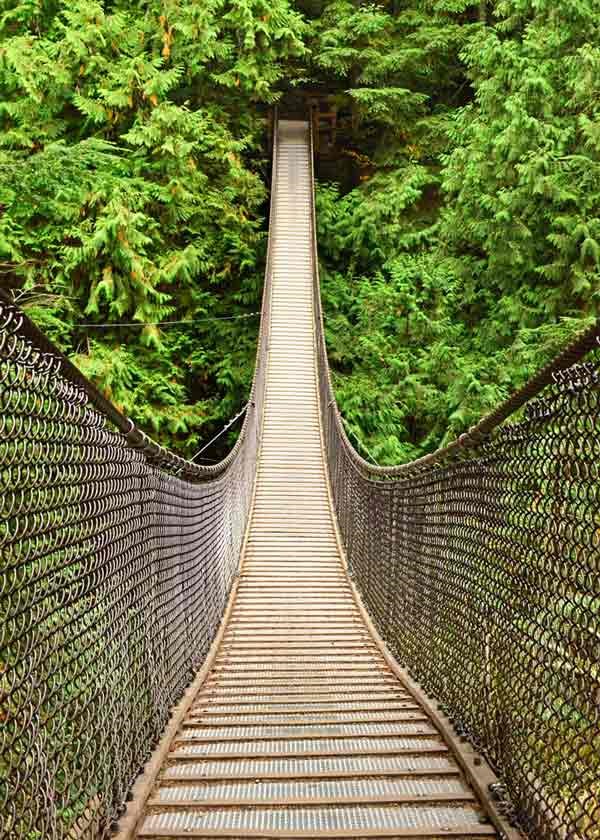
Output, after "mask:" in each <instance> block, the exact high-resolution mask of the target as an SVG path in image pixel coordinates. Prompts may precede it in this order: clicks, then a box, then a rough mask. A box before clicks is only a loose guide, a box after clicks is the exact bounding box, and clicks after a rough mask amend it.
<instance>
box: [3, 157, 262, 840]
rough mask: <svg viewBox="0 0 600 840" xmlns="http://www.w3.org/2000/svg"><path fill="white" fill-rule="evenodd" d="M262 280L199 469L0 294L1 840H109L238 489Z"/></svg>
mask: <svg viewBox="0 0 600 840" xmlns="http://www.w3.org/2000/svg"><path fill="white" fill-rule="evenodd" d="M274 155H276V151H274ZM275 171H276V169H275V167H273V174H275ZM274 193H275V190H273V194H274ZM269 277H270V247H269V254H268V258H267V270H266V282H265V291H264V297H263V317H262V320H261V330H260V336H259V342H258V349H257V361H256V370H255V377H254V382H253V385H252V392H251V395H250V400H249V404H248V410H247V412H246V417H245V420H244V425H243V428H242V431H241V434H240V437H239V439H238V441H237V443H236V445H235V447H234V448H233V450H232V451H231V452H230V454H229V455H228V456H227V457H226V458H225V459H224V460H223V461H222V462H221V463H219V464H216V465H211V466H199V465H198V464H195V463H192V462H189V461H185V460H184V459H182V458H180V457H178V456H176V455H174V454H173V453H171V452H168V451H166V450H165V449H163V448H162V447H160V446H158V445H157V444H156V443H154V442H153V441H151V440H150V439H149V438H148V437H147V436H146V435H145V434H144V433H143V432H142V431H141V430H140V429H138V428H136V427H135V426H134V424H133V423H132V422H131V421H130V420H128V418H126V417H124V416H123V415H122V414H120V413H119V412H118V411H117V410H116V409H115V408H114V406H112V405H111V404H110V403H109V402H107V401H106V400H105V399H104V397H103V396H102V395H101V394H100V393H99V392H98V391H97V390H96V389H95V388H94V387H93V386H92V385H91V384H90V383H89V382H88V381H87V380H85V379H84V377H83V376H81V374H80V373H79V372H78V371H77V370H76V368H74V366H73V365H72V364H71V363H70V362H69V361H68V359H66V358H65V357H64V356H63V355H62V354H61V353H60V352H59V351H58V350H57V349H56V348H55V347H53V346H52V345H51V344H50V343H49V342H48V341H47V339H46V338H45V337H44V336H43V335H42V334H41V333H40V332H39V330H38V329H37V328H36V327H35V326H34V325H33V324H32V323H31V322H30V321H29V320H28V319H27V318H26V316H25V315H24V314H23V313H22V312H21V311H19V310H18V309H17V308H16V307H15V306H13V305H12V304H10V303H9V302H8V301H7V300H6V299H5V298H4V297H1V296H0V562H1V574H0V836H1V837H3V838H11V840H17V838H19V840H59V838H60V840H63V838H72V839H73V840H75V838H84V837H85V838H104V837H107V836H109V835H110V832H111V827H112V826H113V825H114V821H115V820H116V818H117V817H118V816H119V814H120V813H121V812H122V810H123V807H124V802H125V800H126V796H127V793H128V791H129V789H130V788H131V785H132V782H133V781H134V779H135V777H136V775H137V774H138V772H139V771H140V769H141V767H142V765H143V763H144V762H145V761H146V760H147V758H148V756H149V754H150V753H151V751H152V749H153V747H154V745H155V744H156V742H157V739H158V738H159V736H160V734H161V733H162V731H163V729H164V727H165V724H166V722H167V721H168V718H169V716H170V712H171V709H172V706H173V704H174V703H175V702H176V701H177V700H178V699H179V697H180V696H181V695H182V693H183V691H184V689H185V687H186V686H187V685H188V684H189V683H190V681H191V680H192V677H193V675H194V673H195V672H196V671H197V669H198V667H199V666H200V665H201V663H202V661H203V659H204V657H205V656H206V653H207V651H208V649H209V647H210V644H211V641H212V639H213V637H214V635H215V633H216V631H217V628H218V625H219V623H220V620H221V617H222V614H223V612H224V608H225V606H226V602H227V598H228V594H229V591H230V588H231V585H232V581H233V578H234V576H235V574H236V571H237V567H238V563H239V558H240V549H241V545H242V541H243V537H244V533H245V528H246V521H247V516H248V511H249V506H250V501H251V495H252V488H253V483H254V475H255V462H256V453H257V450H258V441H259V436H260V427H261V422H262V421H261V417H262V405H263V391H264V376H265V359H266V352H267V331H268V323H269V310H270V283H269Z"/></svg>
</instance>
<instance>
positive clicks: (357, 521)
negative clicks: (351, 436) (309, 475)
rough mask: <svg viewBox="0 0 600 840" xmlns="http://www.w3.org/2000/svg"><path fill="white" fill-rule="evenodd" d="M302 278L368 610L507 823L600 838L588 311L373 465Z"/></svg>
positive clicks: (599, 526) (595, 376)
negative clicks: (353, 432)
mask: <svg viewBox="0 0 600 840" xmlns="http://www.w3.org/2000/svg"><path fill="white" fill-rule="evenodd" d="M317 264H318V263H317V259H316V245H315V265H317ZM314 291H315V295H314V300H315V311H316V313H317V317H316V322H317V323H316V329H317V348H318V353H319V361H318V368H319V381H320V385H319V387H320V395H321V414H322V424H323V435H324V442H325V450H326V456H327V460H328V466H329V475H330V481H331V485H332V493H333V497H334V504H335V509H336V513H337V519H338V524H339V528H340V532H341V537H342V541H343V544H344V546H345V550H346V555H347V559H348V563H349V568H350V572H351V574H352V576H353V577H354V579H355V582H356V583H357V585H358V587H359V589H360V592H361V594H362V597H363V599H364V602H365V604H366V606H367V609H368V611H369V613H370V615H371V616H372V618H373V620H374V622H375V624H376V626H377V627H378V629H379V631H380V632H381V634H382V636H383V637H384V639H385V640H386V642H387V643H388V645H389V646H390V648H391V649H392V650H393V652H394V653H395V655H396V657H397V659H398V660H399V661H400V662H401V663H402V664H403V665H404V666H405V667H406V668H407V669H408V671H409V673H410V674H411V675H412V676H414V677H415V678H416V679H417V680H418V681H419V682H420V683H421V684H422V685H423V687H424V688H425V690H426V691H427V692H428V693H429V694H430V696H432V697H434V698H436V699H437V700H438V701H439V702H440V704H441V705H442V708H443V709H444V710H445V711H446V712H447V714H448V715H449V716H450V718H451V720H452V722H453V723H454V725H455V728H456V730H457V732H458V733H459V734H461V735H466V736H467V737H468V738H469V739H470V740H471V741H472V742H473V743H474V744H475V745H476V746H477V747H478V748H479V749H480V750H482V751H483V752H484V753H485V755H486V756H487V758H488V759H489V760H490V763H491V764H492V766H493V767H494V768H495V769H496V770H497V772H498V773H499V775H500V777H501V784H500V785H499V787H498V788H497V789H496V790H495V791H494V794H495V795H496V796H500V797H501V799H503V800H505V804H504V807H505V808H506V810H507V812H508V813H509V815H510V816H511V817H512V818H513V820H514V821H516V822H518V823H519V825H520V826H521V827H522V828H523V829H524V830H525V831H526V832H527V833H528V834H529V835H530V836H531V837H532V838H540V839H541V838H548V839H549V838H553V839H554V838H557V837H564V838H566V837H569V838H581V840H583V838H585V840H598V838H600V827H599V826H600V482H599V478H600V369H599V366H598V357H599V351H598V349H597V348H598V345H599V344H600V322H597V323H596V325H595V326H592V327H591V328H590V329H589V330H588V331H587V332H586V333H584V334H583V335H582V336H581V337H580V338H578V339H577V340H576V341H574V342H573V343H572V344H571V345H570V346H569V347H567V348H565V350H564V351H563V352H562V353H561V354H560V355H559V356H558V357H557V358H556V359H555V360H554V362H553V363H551V364H550V365H548V366H546V368H543V369H542V370H541V371H540V372H539V373H538V374H537V375H536V376H535V377H534V378H533V379H532V380H531V381H530V382H529V383H528V384H527V385H526V386H525V387H524V388H523V389H521V391H519V392H517V393H516V394H515V395H513V397H511V398H510V399H509V400H507V401H506V402H505V403H504V404H502V405H501V406H499V408H498V409H497V410H496V411H495V412H494V413H493V414H491V415H489V416H488V417H486V418H484V420H482V421H481V422H480V423H479V424H478V425H477V426H476V427H475V428H474V429H472V430H470V432H469V433H467V434H465V435H463V436H462V438H461V439H459V440H457V441H455V442H454V443H452V444H451V445H449V446H448V447H446V449H444V450H440V451H439V452H438V453H435V454H434V455H431V456H427V457H426V458H422V459H420V460H419V461H416V462H414V463H413V464H407V465H404V466H401V467H395V468H389V469H386V468H382V467H374V466H372V465H370V464H368V463H367V462H366V461H365V460H364V459H362V458H361V457H360V455H359V454H358V453H357V452H356V451H355V450H354V449H353V447H352V445H351V444H350V442H349V440H348V437H347V435H346V433H345V430H344V426H343V421H342V419H341V416H340V414H339V410H338V408H337V405H336V402H335V397H334V394H333V389H332V385H331V380H330V373H329V368H328V363H327V353H326V347H325V339H324V328H323V319H322V313H321V308H320V295H319V279H318V272H316V273H315V286H314ZM516 412H519V413H518V414H517V413H516Z"/></svg>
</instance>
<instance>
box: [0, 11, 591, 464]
mask: <svg viewBox="0 0 600 840" xmlns="http://www.w3.org/2000/svg"><path fill="white" fill-rule="evenodd" d="M599 28H600V17H599V16H598V8H597V2H596V0H498V2H485V0H393V2H380V3H376V2H368V3H365V2H358V0H354V2H353V1H352V0H332V2H317V0H304V2H300V0H297V2H295V3H294V2H289V1H288V0H269V2H263V0H192V1H191V2H176V0H166V2H158V1H157V0H156V1H154V0H139V2H133V3H132V2H124V0H115V1H114V2H108V0H107V2H104V3H102V2H90V1H89V0H74V1H73V0H70V2H68V3H67V2H65V0H53V2H46V0H37V2H19V0H12V2H11V1H10V0H9V2H6V0H2V2H1V3H0V119H1V121H2V133H1V138H2V139H1V145H0V205H1V209H2V213H1V215H0V251H1V254H0V263H1V265H0V285H1V286H2V287H3V288H5V289H9V290H10V291H11V293H12V295H13V296H14V298H15V299H16V300H17V301H18V303H19V304H20V305H22V306H23V307H24V308H25V309H26V311H27V312H28V313H29V314H30V315H31V317H33V318H34V320H35V321H36V322H37V323H38V324H39V325H40V326H41V327H42V329H44V330H45V331H46V332H47V333H48V334H49V335H50V337H51V338H52V339H53V340H54V341H55V342H56V343H57V344H58V345H59V346H60V347H61V348H62V349H63V350H64V351H65V352H67V353H68V354H69V355H70V356H71V357H72V358H73V360H74V361H75V363H76V364H77V365H78V366H79V367H80V368H81V370H82V371H83V372H84V373H85V374H86V375H88V376H89V377H91V378H92V379H93V381H94V382H95V383H96V384H97V385H98V386H99V387H100V389H101V390H102V391H103V393H104V394H105V395H106V396H107V397H109V398H110V399H112V400H113V401H114V402H115V403H116V404H117V405H118V406H119V407H120V408H121V409H122V410H123V411H125V412H126V413H127V414H129V415H130V416H131V417H132V418H133V419H134V420H135V421H136V422H138V423H139V424H140V425H142V426H143V427H144V428H145V429H146V430H147V431H148V432H149V433H150V434H151V435H152V436H153V437H155V438H156V439H158V440H159V441H160V442H161V443H163V444H165V445H167V446H170V447H172V448H174V449H176V450H177V451H179V452H181V453H182V454H184V455H188V456H189V455H190V454H191V453H193V452H194V451H196V450H197V449H198V448H199V444H200V443H201V442H202V441H203V440H206V439H207V438H209V437H210V436H211V434H213V433H214V432H215V431H217V430H218V429H219V428H221V427H222V426H223V425H224V423H225V422H226V421H227V420H228V419H229V418H230V417H231V416H232V415H233V414H235V413H236V412H237V411H238V410H239V408H240V407H241V406H242V405H243V403H244V402H245V399H246V398H247V394H248V390H249V385H250V381H251V377H252V368H253V363H254V353H255V341H256V335H257V330H258V317H257V315H256V313H257V312H258V309H259V307H260V294H261V285H262V273H263V270H264V255H265V244H266V219H265V216H266V212H267V201H266V199H267V196H268V171H269V154H268V132H267V124H268V109H269V106H271V105H272V104H273V103H275V102H277V101H278V100H282V101H283V102H285V97H286V96H289V94H290V91H297V92H300V91H303V90H309V89H316V90H318V91H320V92H321V93H323V94H325V93H328V94H330V96H331V97H332V101H333V102H334V104H335V107H336V109H337V110H338V112H339V114H340V115H341V120H340V131H339V136H338V145H339V149H338V151H339V155H338V162H339V166H338V169H337V171H336V169H335V167H331V166H330V167H327V168H326V167H320V168H319V175H320V184H319V187H318V195H317V206H318V228H319V230H318V234H319V247H320V256H321V261H322V284H323V297H324V305H325V314H326V327H327V338H328V345H329V352H330V359H331V362H332V367H333V371H334V383H335V387H336V393H337V396H338V399H339V402H340V408H341V410H342V413H343V415H344V417H345V419H346V422H347V424H348V428H349V430H350V432H351V434H352V435H353V436H354V439H355V441H357V445H358V446H360V447H362V451H363V454H365V452H369V453H371V455H372V457H374V458H375V459H376V460H377V461H378V462H380V463H390V462H395V461H400V460H407V459H410V458H412V457H415V456H418V455H420V454H422V453H424V452H426V451H431V450H432V449H435V448H436V447H437V446H439V445H440V444H443V443H445V442H448V440H449V439H450V438H452V437H454V436H455V435H456V434H457V433H459V432H461V431H463V430H464V429H465V428H466V427H467V426H469V425H470V424H472V423H473V422H475V421H476V420H477V419H478V418H479V417H480V416H481V414H482V413H484V412H486V411H488V410H490V409H491V408H492V407H494V406H495V405H496V404H497V403H498V401H499V400H501V399H502V398H503V397H505V396H507V394H508V393H509V392H510V391H511V390H512V389H513V388H515V387H516V386H518V385H520V384H522V383H523V381H524V380H525V379H526V378H527V377H528V376H529V375H530V374H531V373H532V372H533V371H534V369H535V368H536V367H538V366H539V365H540V364H541V363H543V362H544V361H545V360H546V359H547V358H548V357H549V356H550V355H551V354H552V353H553V352H554V351H555V350H556V349H557V348H558V347H559V346H560V345H561V344H562V343H564V342H565V341H566V340H567V339H568V338H569V337H570V336H571V335H572V334H573V333H574V331H576V330H578V329H580V328H581V327H582V326H583V324H584V323H585V322H586V321H587V320H588V319H590V318H592V317H594V316H595V315H597V313H598V290H599V271H598V263H599V259H600V215H599V204H600V171H599V166H600V165H599V160H600V31H599ZM344 115H345V116H344ZM164 322H177V323H168V324H165V323H164ZM210 454H211V455H212V457H217V456H218V454H219V453H218V451H215V450H213V451H212V452H211V453H210Z"/></svg>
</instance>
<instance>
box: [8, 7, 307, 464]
mask: <svg viewBox="0 0 600 840" xmlns="http://www.w3.org/2000/svg"><path fill="white" fill-rule="evenodd" d="M304 28H305V25H304V23H303V20H302V17H301V15H300V14H299V13H298V12H296V11H294V10H293V9H292V8H291V7H290V4H289V3H288V2H287V0H275V2H269V3H267V2H264V0H192V2H185V3H181V2H178V0H164V2H158V0H139V2H134V3H130V2H122V0H115V1H114V2H110V3H109V2H104V3H103V2H96V1H95V0H74V1H73V2H69V3H66V2H61V0H58V2H52V3H49V2H48V3H47V2H40V3H30V2H20V0H18V2H4V3H3V4H2V14H1V16H0V39H1V44H2V48H1V52H0V119H1V120H2V129H3V131H2V140H1V147H0V202H1V204H2V207H3V213H2V216H1V218H0V259H1V261H2V263H3V266H2V271H3V278H4V280H3V284H6V285H7V286H10V287H12V288H15V289H17V290H18V293H17V296H18V298H19V301H20V302H21V303H22V304H23V305H24V306H25V307H26V309H28V310H29V311H30V313H31V314H32V315H33V316H34V318H35V319H36V320H37V321H38V322H40V324H41V325H42V326H43V328H44V329H46V330H47V332H48V333H49V334H50V335H51V337H53V338H55V339H56V340H57V341H58V342H59V344H60V345H61V347H63V348H64V349H65V350H66V351H67V352H69V353H70V354H71V355H73V357H74V359H75V361H76V362H77V364H78V365H79V366H80V367H81V369H82V370H83V371H84V372H85V373H86V374H88V375H89V376H91V377H92V379H93V380H94V381H95V382H96V383H97V384H98V385H99V386H100V387H101V388H102V390H103V391H104V393H105V394H106V395H107V396H108V397H109V398H111V399H113V400H114V401H115V402H116V404H117V405H118V406H120V407H121V408H122V409H123V410H124V411H126V412H127V413H128V414H129V415H130V416H131V417H132V418H133V419H134V420H136V421H137V422H139V423H141V424H142V425H143V426H145V427H146V428H148V429H149V431H151V433H153V434H154V435H155V436H157V437H159V438H160V440H161V442H163V443H166V444H167V445H174V446H176V447H177V448H178V449H180V450H183V451H184V452H187V453H190V452H192V451H193V450H194V448H195V447H197V443H198V440H199V438H200V437H203V436H204V435H205V434H206V433H207V430H208V431H210V428H211V424H212V425H215V424H216V425H219V424H221V423H222V421H223V419H224V418H227V417H228V416H229V415H230V414H231V413H232V412H233V410H234V408H235V407H236V406H238V405H239V403H240V401H241V400H243V398H244V396H245V395H246V394H247V391H248V386H249V381H250V378H251V376H252V361H253V357H254V342H255V336H256V327H257V319H256V318H253V319H246V318H241V319H239V320H237V316H244V315H248V314H249V313H250V312H253V311H255V310H256V309H257V308H258V307H259V299H260V285H261V280H262V277H261V268H262V258H263V251H264V240H265V232H264V224H263V211H264V203H265V198H266V188H265V177H264V176H265V169H266V166H265V164H266V160H265V154H264V150H263V142H264V134H265V131H264V114H263V115H262V116H261V112H260V105H261V104H263V105H264V104H265V103H269V102H272V101H273V99H274V98H275V96H276V92H275V86H276V85H277V83H278V82H279V81H280V80H281V78H282V77H283V75H284V73H285V72H286V70H285V68H286V65H287V62H292V61H294V60H295V59H296V58H297V57H300V56H302V54H303V53H304V51H305V47H304V44H303V32H304ZM222 318H234V319H235V320H220V319H222ZM211 319H212V320H211ZM215 319H216V320H215ZM189 320H194V321H196V323H195V324H192V325H189V324H185V325H184V324H180V325H172V326H171V327H169V328H168V329H167V328H165V329H161V328H160V327H158V326H156V323H157V322H164V321H189ZM130 322H134V323H135V322H139V323H140V324H148V326H143V327H115V328H114V329H105V328H104V327H103V328H102V329H100V328H95V326H96V325H99V324H107V323H108V324H111V323H115V324H116V323H130ZM250 324H252V327H251V328H250V327H249V325H250Z"/></svg>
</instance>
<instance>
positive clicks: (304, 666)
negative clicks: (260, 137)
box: [0, 120, 600, 840]
mask: <svg viewBox="0 0 600 840" xmlns="http://www.w3.org/2000/svg"><path fill="white" fill-rule="evenodd" d="M313 180H314V178H313V154H312V148H311V126H310V124H309V123H308V122H303V121H292V120H280V121H279V122H278V123H277V125H276V130H275V142H274V150H273V177H272V194H271V211H270V234H269V248H268V257H267V269H266V279H265V289H264V298H263V307H262V318H261V328H260V334H259V341H258V349H257V361H256V370H255V376H254V382H253V386H252V392H251V395H250V401H249V404H248V410H247V412H246V416H245V420H244V425H243V428H242V432H241V434H240V437H239V439H238V441H237V443H236V445H235V447H234V449H233V450H232V451H231V453H230V454H229V455H228V456H227V458H225V460H224V461H222V462H221V463H219V464H216V465H209V466H200V465H198V464H195V463H192V462H189V461H185V460H183V459H182V458H179V457H178V456H176V455H174V454H172V453H170V452H168V451H166V450H164V449H163V448H161V447H160V446H158V445H157V444H155V443H154V442H153V441H152V440H150V439H149V438H148V437H147V436H146V435H145V434H144V433H143V432H142V431H141V430H139V429H138V428H137V427H136V426H135V425H134V424H133V423H132V422H131V421H130V420H128V419H127V418H126V417H124V416H123V415H121V414H120V413H119V412H118V411H117V410H116V409H115V408H114V406H112V405H111V404H110V403H109V402H107V401H106V400H105V399H104V397H103V396H102V395H101V394H100V393H99V392H98V391H97V390H96V389H95V388H94V387H93V386H92V385H91V384H90V383H89V382H87V381H86V380H85V379H84V378H83V377H82V375H81V374H80V373H79V372H78V371H77V370H76V369H75V368H74V367H73V366H72V365H71V364H70V362H69V361H68V360H67V359H66V358H65V357H64V356H62V355H61V354H60V353H59V352H58V351H57V350H56V349H55V348H54V347H53V346H52V345H51V344H50V343H49V342H48V341H47V339H46V338H45V337H44V336H43V335H42V333H40V332H39V330H37V328H36V327H35V326H34V325H33V324H32V323H31V322H30V321H29V320H28V319H27V318H26V316H25V315H24V314H23V313H22V312H21V311H20V310H18V309H17V307H16V306H14V305H13V304H11V303H10V302H8V301H7V300H5V299H4V298H0V482H1V485H0V487H1V489H2V500H1V501H0V511H1V513H0V549H1V551H2V555H1V556H2V576H1V586H0V615H1V618H2V631H1V633H2V635H1V636H0V657H1V659H0V702H1V721H2V729H1V731H0V774H1V775H0V808H1V820H2V822H1V828H2V835H1V836H2V837H6V838H11V840H13V838H14V840H17V838H19V840H65V839H66V838H68V840H75V839H76V838H89V839H90V840H104V838H108V837H114V836H116V837H118V838H119V840H134V838H138V837H139V838H172V839H173V840H174V839H175V838H177V840H179V838H184V837H228V838H242V837H263V838H276V837H288V838H292V837H297V838H318V837H328V838H344V837H356V838H360V837H388V838H390V837H397V838H415V840H416V838H428V840H440V838H442V837H453V838H456V840H461V839H463V840H466V838H469V839H470V840H484V838H490V837H498V838H503V840H517V838H519V837H521V836H523V835H526V836H529V837H531V838H564V840H567V839H568V840H597V838H600V828H599V826H600V665H599V662H600V504H599V501H600V491H599V487H600V484H599V482H598V479H599V472H600V419H599V418H600V411H599V408H600V376H599V374H598V369H597V367H596V364H595V361H596V358H597V353H596V348H597V346H598V336H599V335H600V330H599V328H598V326H597V325H595V326H593V327H592V328H590V329H589V330H588V331H587V332H586V333H585V334H584V335H582V336H581V337H580V338H579V339H577V340H576V341H575V342H574V343H573V344H572V345H571V346H569V347H568V348H566V349H565V350H564V351H563V352H562V353H561V354H560V355H559V356H558V357H557V358H556V359H555V360H554V362H553V363H552V364H550V365H548V366H547V367H546V368H544V369H543V370H541V371H540V372H539V373H538V375H537V376H536V377H534V378H533V379H532V380H531V381H530V382H529V383H528V385H527V386H525V387H524V388H523V389H522V390H521V391H519V392H517V393H516V394H514V395H513V396H512V397H511V398H510V399H509V400H507V401H506V402H505V403H504V404H503V405H501V406H499V408H498V409H497V411H495V412H494V413H493V414H491V415H489V416H488V417H486V418H484V419H483V420H482V421H481V423H480V424H478V426H476V427H475V428H473V429H471V430H470V431H469V432H467V433H466V434H465V435H463V436H462V437H461V438H460V439H459V440H457V441H455V442H453V443H452V444H450V445H449V446H447V447H445V448H444V449H442V450H439V451H438V452H436V453H434V454H433V455H430V456H427V457H425V458H422V459H420V460H419V461H415V462H413V463H412V464H407V465H402V466H399V467H386V468H384V467H376V466H374V465H372V464H370V463H367V462H366V461H364V460H363V459H362V458H361V456H360V455H359V454H358V453H357V452H356V451H355V450H354V449H353V448H352V446H351V444H350V442H349V440H348V438H347V436H346V434H345V432H344V426H343V422H342V420H341V417H340V415H339V412H338V409H337V406H336V403H335V399H334V396H333V391H332V388H331V382H330V376H329V368H328V365H327V356H326V350H325V341H324V332H323V319H322V313H321V304H320V297H319V278H318V262H317V250H316V238H315V217H314V200H313Z"/></svg>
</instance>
